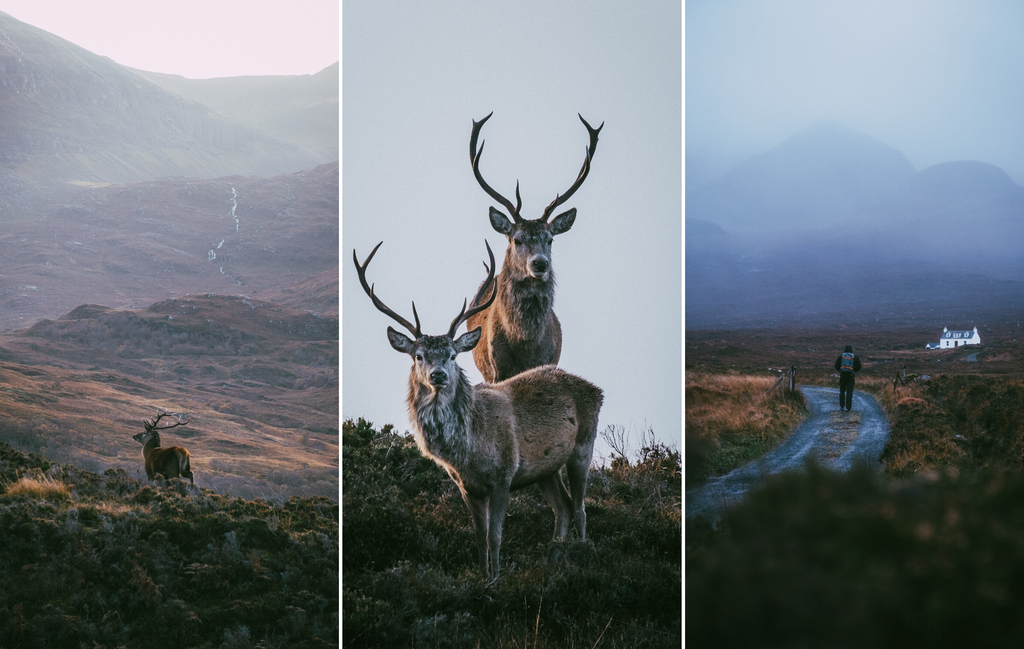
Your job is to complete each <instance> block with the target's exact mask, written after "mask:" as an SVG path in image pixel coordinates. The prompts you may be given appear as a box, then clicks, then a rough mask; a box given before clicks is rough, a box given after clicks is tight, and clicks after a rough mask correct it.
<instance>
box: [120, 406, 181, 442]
mask: <svg viewBox="0 0 1024 649" xmlns="http://www.w3.org/2000/svg"><path fill="white" fill-rule="evenodd" d="M164 417H177V418H178V421H176V422H175V423H173V424H171V425H170V426H159V423H160V420H161V419H163V418H164ZM184 417H185V414H184V413H181V412H167V411H166V410H161V411H158V412H157V413H156V417H154V418H153V420H152V421H147V420H145V419H143V420H142V428H143V430H142V432H141V433H136V434H135V435H132V439H134V440H135V441H137V442H139V443H141V444H143V445H144V444H146V443H147V442H148V441H149V440H150V439H152V438H153V437H154V436H155V437H156V438H157V439H159V438H160V431H161V430H167V429H168V428H177V427H178V426H184V425H185V424H187V423H188V419H183V418H184Z"/></svg>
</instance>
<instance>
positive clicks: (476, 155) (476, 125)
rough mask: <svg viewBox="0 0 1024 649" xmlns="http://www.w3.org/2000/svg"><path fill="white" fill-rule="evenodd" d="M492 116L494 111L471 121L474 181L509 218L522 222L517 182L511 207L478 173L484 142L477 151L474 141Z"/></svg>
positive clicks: (470, 147) (471, 156) (470, 156)
mask: <svg viewBox="0 0 1024 649" xmlns="http://www.w3.org/2000/svg"><path fill="white" fill-rule="evenodd" d="M493 114H494V111H493V110H492V111H491V112H490V113H489V114H488V115H487V117H485V118H483V119H482V120H480V121H479V122H478V121H476V120H473V134H472V135H470V137H469V161H470V162H471V163H472V164H473V175H474V176H476V181H477V182H478V183H479V184H480V187H482V188H483V190H484V191H485V192H487V195H488V196H490V197H491V198H493V199H494V200H496V201H498V202H499V203H501V204H502V205H503V206H505V209H507V210H508V211H509V214H510V216H511V217H512V218H513V219H514V220H515V222H516V223H519V222H520V221H522V220H523V218H522V217H521V216H519V210H520V209H521V208H522V207H523V199H522V198H520V197H519V181H516V206H515V207H512V201H510V200H508V199H507V198H505V197H504V196H502V195H501V194H499V193H498V192H496V191H495V190H494V189H492V188H491V186H490V185H488V184H487V181H485V180H484V177H483V175H481V173H480V156H481V155H483V152H484V142H481V143H480V151H477V150H476V141H477V138H478V137H480V129H481V128H483V125H484V122H486V121H487V120H489V119H490V118H491V115H493Z"/></svg>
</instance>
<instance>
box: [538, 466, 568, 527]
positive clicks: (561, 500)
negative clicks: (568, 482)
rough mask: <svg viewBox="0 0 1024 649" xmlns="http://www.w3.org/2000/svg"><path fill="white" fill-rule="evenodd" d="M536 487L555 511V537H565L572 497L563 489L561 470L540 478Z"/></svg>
mask: <svg viewBox="0 0 1024 649" xmlns="http://www.w3.org/2000/svg"><path fill="white" fill-rule="evenodd" d="M537 487H538V488H539V489H540V492H541V494H543V495H544V499H545V500H547V501H548V504H549V505H551V509H553V510H554V511H555V538H558V539H561V538H565V535H566V534H568V533H569V521H570V520H572V499H570V498H569V493H568V492H567V491H566V490H565V484H564V483H563V482H562V474H561V471H558V472H555V473H552V474H551V475H549V476H548V477H546V478H544V479H543V480H540V481H539V482H537Z"/></svg>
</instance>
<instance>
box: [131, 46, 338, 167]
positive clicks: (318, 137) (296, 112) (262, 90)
mask: <svg viewBox="0 0 1024 649" xmlns="http://www.w3.org/2000/svg"><path fill="white" fill-rule="evenodd" d="M339 67H340V66H339V64H338V63H335V64H333V65H330V66H328V67H326V68H324V69H323V70H321V71H320V72H317V73H316V74H312V75H294V76H257V77H223V78H219V79H186V78H185V77H182V76H179V75H172V74H159V73H157V72H144V71H142V70H138V73H139V74H141V75H142V76H144V77H146V78H147V79H149V80H150V81H152V82H153V83H155V84H157V85H158V86H160V87H161V88H164V89H165V90H169V91H171V92H174V93H177V94H179V95H181V96H183V97H186V98H188V99H191V100H192V101H196V102H199V103H200V104H203V105H204V106H207V107H209V108H212V109H214V110H216V111H217V112H219V113H221V114H223V115H225V116H227V117H230V118H231V119H234V120H237V121H239V122H241V123H243V124H245V125H247V126H251V127H253V128H255V129H257V130H259V131H262V132H264V133H267V134H269V135H272V136H274V137H276V138H278V139H281V140H284V141H286V142H290V143H292V144H296V145H298V146H301V147H302V148H303V149H306V150H307V151H310V152H313V153H315V154H316V155H319V156H322V157H323V162H333V161H334V160H338V159H339V153H338V131H339V127H338V99H339V97H340V91H339V87H338V85H339V80H340V76H339Z"/></svg>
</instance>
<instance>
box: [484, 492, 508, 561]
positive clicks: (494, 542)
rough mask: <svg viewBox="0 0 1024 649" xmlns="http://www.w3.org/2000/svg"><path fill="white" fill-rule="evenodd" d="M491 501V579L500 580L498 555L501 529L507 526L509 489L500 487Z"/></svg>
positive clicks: (489, 538)
mask: <svg viewBox="0 0 1024 649" xmlns="http://www.w3.org/2000/svg"><path fill="white" fill-rule="evenodd" d="M488 501H489V505H490V506H489V508H488V509H489V510H490V511H489V513H490V528H489V529H488V533H487V546H488V549H489V550H490V553H491V579H492V580H497V579H498V555H499V553H500V551H501V529H502V527H503V526H504V525H505V510H506V509H507V508H508V487H507V486H499V487H497V488H496V489H495V490H494V491H492V492H491V496H490V498H489V499H488Z"/></svg>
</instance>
